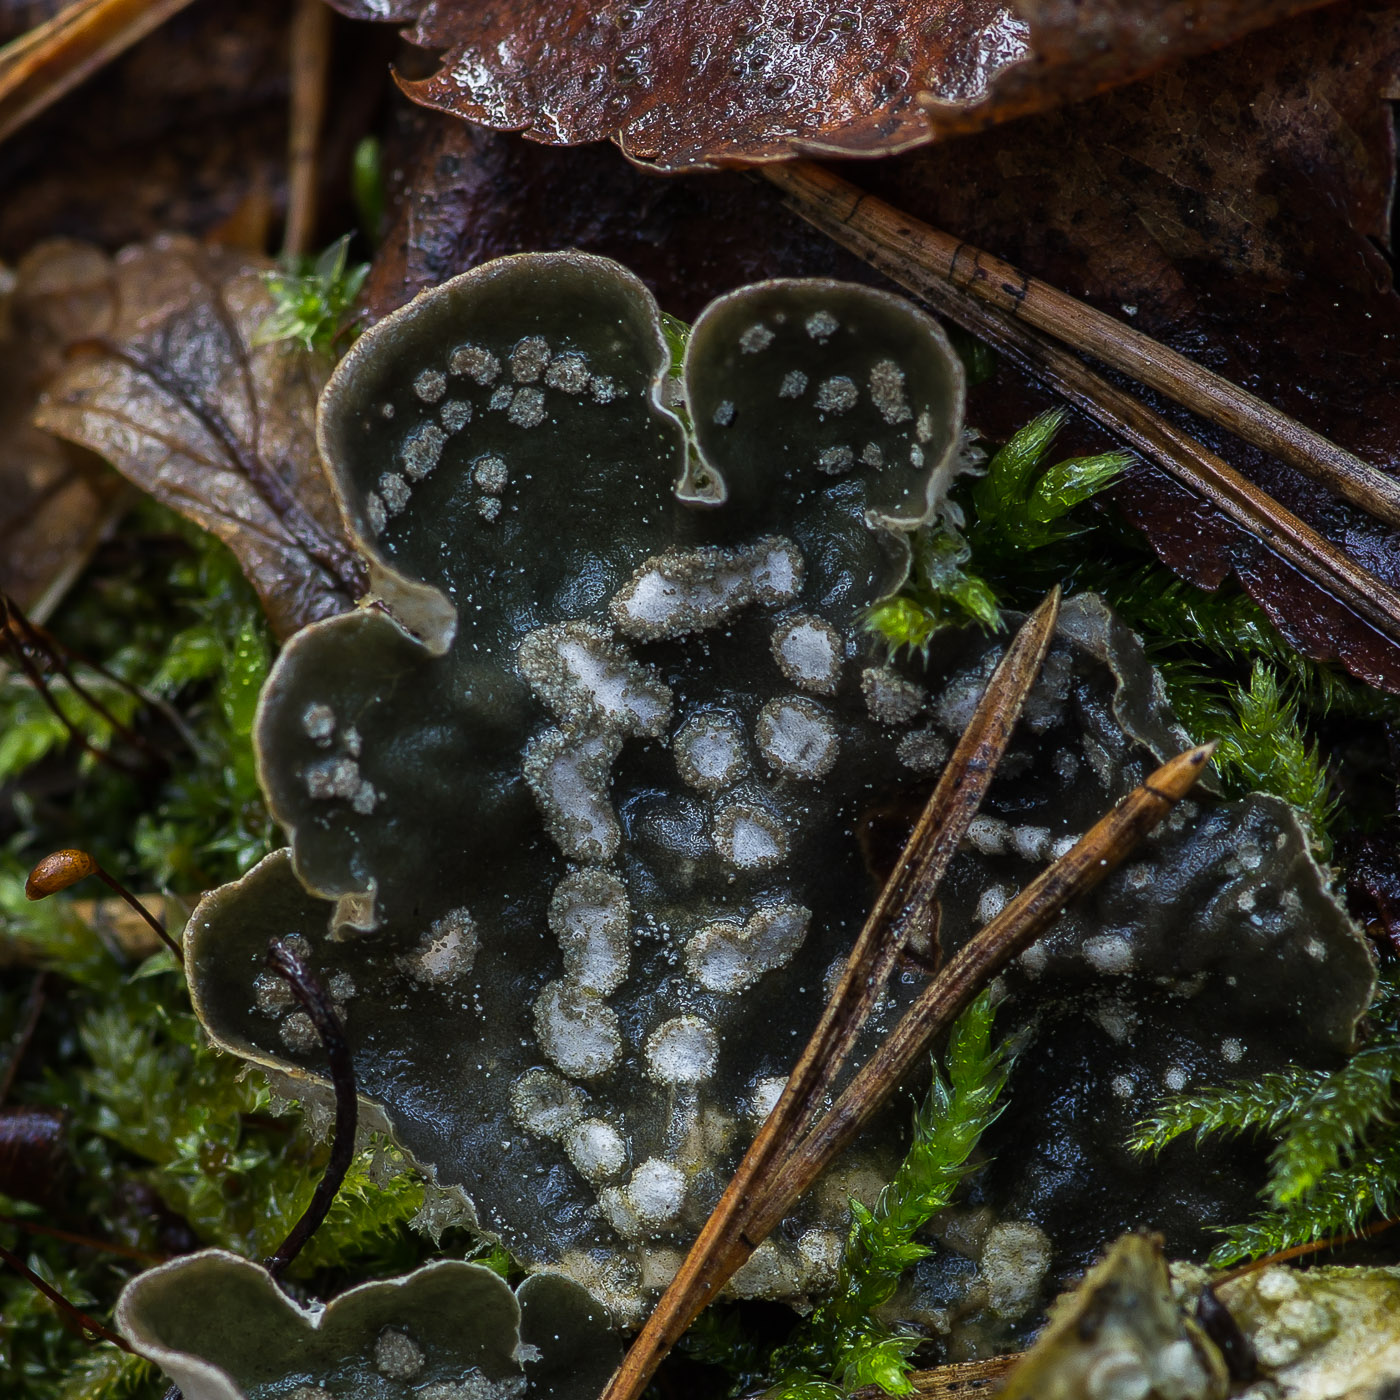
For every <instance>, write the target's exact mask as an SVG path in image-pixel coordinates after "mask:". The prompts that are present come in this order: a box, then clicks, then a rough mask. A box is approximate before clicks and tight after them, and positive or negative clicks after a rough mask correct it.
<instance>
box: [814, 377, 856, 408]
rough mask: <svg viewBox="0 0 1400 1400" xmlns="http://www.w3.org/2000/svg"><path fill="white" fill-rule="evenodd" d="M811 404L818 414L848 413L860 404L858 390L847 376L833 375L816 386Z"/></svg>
mask: <svg viewBox="0 0 1400 1400" xmlns="http://www.w3.org/2000/svg"><path fill="white" fill-rule="evenodd" d="M813 402H814V403H815V404H816V406H817V411H818V412H820V413H849V412H850V411H851V410H852V409H853V408H854V407H855V406H856V404H858V403H859V402H860V390H859V389H857V388H856V385H855V381H854V380H853V379H851V378H850V377H849V376H847V375H844V374H833V375H832V376H831V378H830V379H824V380H823V381H822V382H821V384H820V385H818V386H817V397H816V398H815V400H813Z"/></svg>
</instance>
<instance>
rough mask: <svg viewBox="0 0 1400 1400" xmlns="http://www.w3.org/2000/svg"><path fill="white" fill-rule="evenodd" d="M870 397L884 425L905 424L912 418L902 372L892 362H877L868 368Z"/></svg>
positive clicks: (912, 412)
mask: <svg viewBox="0 0 1400 1400" xmlns="http://www.w3.org/2000/svg"><path fill="white" fill-rule="evenodd" d="M870 397H871V398H872V399H873V400H874V403H875V407H876V408H878V409H879V410H880V417H881V418H883V419H884V420H885V422H886V423H889V424H891V425H894V424H895V423H907V422H908V421H909V419H911V418H912V417H913V416H914V410H913V409H912V408H910V407H909V395H908V391H907V389H906V387H905V382H904V371H903V370H902V369H900V367H899V366H898V365H897V364H895V362H894V361H893V360H877V361H876V362H875V363H874V364H873V365H872V366H871V368H870Z"/></svg>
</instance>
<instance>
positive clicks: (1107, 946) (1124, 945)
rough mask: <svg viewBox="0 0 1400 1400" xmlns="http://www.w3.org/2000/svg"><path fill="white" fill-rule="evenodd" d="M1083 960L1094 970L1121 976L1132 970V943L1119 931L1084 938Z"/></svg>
mask: <svg viewBox="0 0 1400 1400" xmlns="http://www.w3.org/2000/svg"><path fill="white" fill-rule="evenodd" d="M1084 960H1085V962H1087V963H1088V964H1089V966H1090V967H1092V968H1093V969H1094V970H1095V971H1096V972H1103V973H1107V974H1108V975H1109V976H1121V975H1122V974H1123V973H1125V972H1131V971H1132V970H1133V945H1132V944H1131V943H1129V942H1128V940H1127V939H1126V938H1124V937H1123V935H1122V934H1119V933H1103V934H1099V936H1098V937H1096V938H1086V939H1085V940H1084Z"/></svg>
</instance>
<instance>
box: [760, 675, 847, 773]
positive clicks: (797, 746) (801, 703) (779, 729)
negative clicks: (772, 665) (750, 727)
mask: <svg viewBox="0 0 1400 1400" xmlns="http://www.w3.org/2000/svg"><path fill="white" fill-rule="evenodd" d="M754 737H755V738H756V739H757V740H758V748H759V752H760V753H761V754H762V755H763V757H764V758H765V759H767V761H768V763H769V764H770V765H771V766H772V767H773V768H774V769H775V770H776V771H777V772H779V773H781V774H782V775H783V776H784V777H785V778H804V779H806V780H807V781H809V782H812V781H815V780H816V779H818V778H824V777H826V775H827V774H828V773H829V772H831V770H832V767H833V766H834V765H835V763H836V758H837V755H838V754H839V753H840V750H841V742H840V738H839V736H838V734H837V730H836V722H835V720H833V719H832V718H831V716H830V715H828V714H827V712H826V711H825V710H824V709H822V707H821V706H820V705H818V704H817V703H816V701H815V700H808V699H807V698H806V697H805V696H802V695H792V696H785V697H784V698H783V699H781V700H770V701H769V702H768V703H767V704H766V705H765V706H764V707H763V708H762V709H761V710H760V711H759V712H758V723H757V724H756V725H755V726H754Z"/></svg>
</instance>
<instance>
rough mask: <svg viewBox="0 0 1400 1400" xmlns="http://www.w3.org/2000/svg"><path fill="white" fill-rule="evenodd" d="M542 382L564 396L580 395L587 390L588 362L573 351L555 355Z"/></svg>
mask: <svg viewBox="0 0 1400 1400" xmlns="http://www.w3.org/2000/svg"><path fill="white" fill-rule="evenodd" d="M544 382H545V383H546V384H548V385H549V387H550V388H551V389H560V390H562V391H563V392H564V393H566V394H581V393H583V391H584V390H585V389H586V388H588V361H587V360H586V359H585V358H584V357H583V356H582V355H580V354H578V353H577V352H574V351H568V352H566V353H564V354H562V355H556V356H555V357H554V358H553V359H552V360H551V361H550V362H549V368H548V369H547V370H545V372H544Z"/></svg>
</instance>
